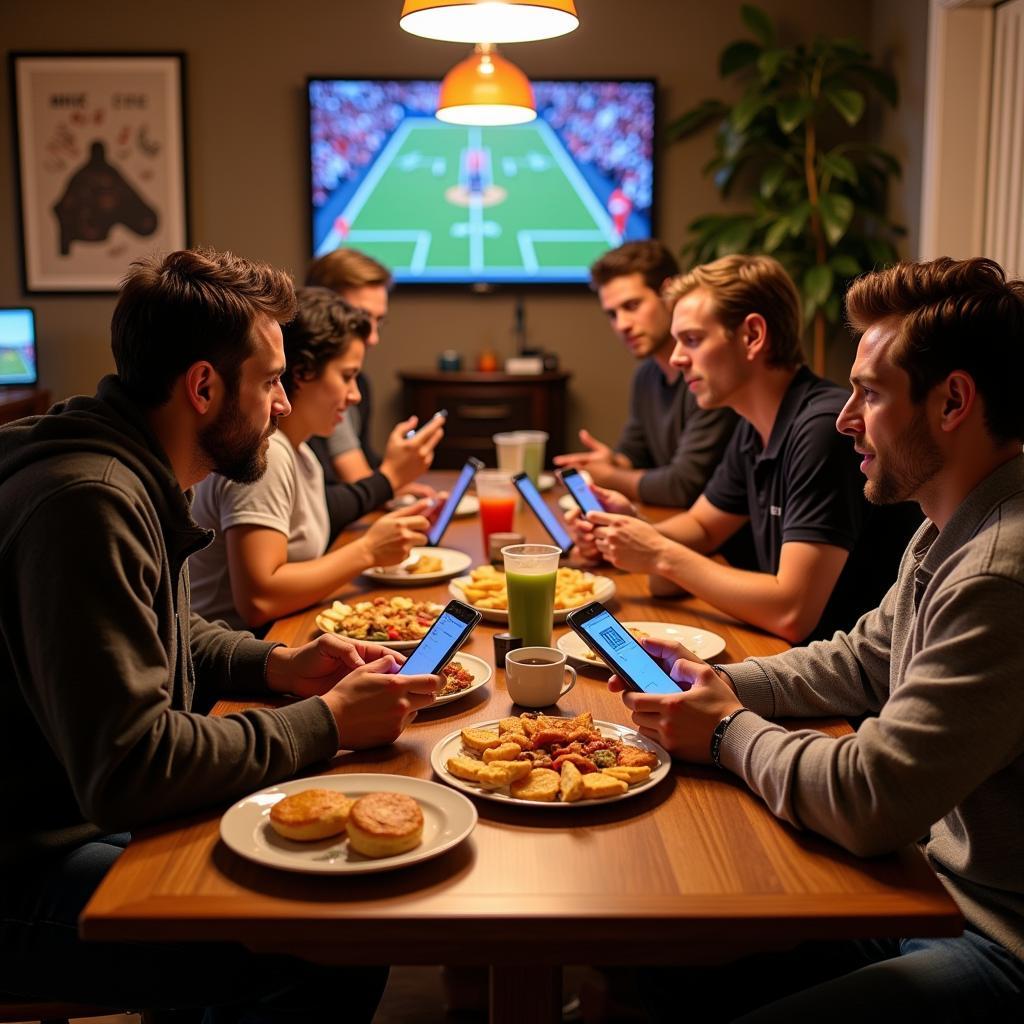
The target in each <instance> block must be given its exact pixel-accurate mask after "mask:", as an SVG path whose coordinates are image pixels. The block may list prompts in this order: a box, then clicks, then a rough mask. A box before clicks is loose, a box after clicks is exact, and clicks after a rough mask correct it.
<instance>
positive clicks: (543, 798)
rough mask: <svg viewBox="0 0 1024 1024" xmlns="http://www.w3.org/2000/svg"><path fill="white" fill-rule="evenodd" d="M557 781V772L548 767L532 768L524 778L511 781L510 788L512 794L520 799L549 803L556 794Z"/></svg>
mask: <svg viewBox="0 0 1024 1024" xmlns="http://www.w3.org/2000/svg"><path fill="white" fill-rule="evenodd" d="M559 781H560V780H559V776H558V772H553V771H552V770H551V769H550V768H534V769H532V770H531V772H530V774H529V775H527V776H526V777H525V778H522V779H517V780H516V781H515V782H513V783H512V785H511V787H510V789H511V792H512V795H513V796H514V797H517V798H518V799H520V800H536V801H538V802H540V803H551V802H552V801H553V800H554V799H555V797H556V796H558V784H559Z"/></svg>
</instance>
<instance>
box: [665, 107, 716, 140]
mask: <svg viewBox="0 0 1024 1024" xmlns="http://www.w3.org/2000/svg"><path fill="white" fill-rule="evenodd" d="M728 112H729V107H727V106H726V105H725V104H724V103H723V102H722V101H721V100H701V102H700V103H698V104H697V106H695V107H694V108H693V109H692V110H688V111H687V112H686V113H685V114H682V115H680V116H679V117H677V118H676V119H675V120H674V121H673V122H672V123H671V124H670V125H669V126H668V128H667V129H666V131H665V134H666V137H667V138H668V139H669V140H670V141H672V140H675V139H685V138H686V137H687V136H689V135H693V134H694V132H697V131H699V130H700V129H701V128H703V127H704V125H706V124H707V123H708V122H709V121H714V120H716V119H717V118H720V117H725V115H726V114H727V113H728Z"/></svg>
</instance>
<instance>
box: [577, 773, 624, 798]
mask: <svg viewBox="0 0 1024 1024" xmlns="http://www.w3.org/2000/svg"><path fill="white" fill-rule="evenodd" d="M582 779H583V795H584V796H586V797H589V798H590V799H591V800H604V799H606V798H607V797H610V796H619V795H620V794H622V793H625V792H626V790H627V789H629V783H628V782H623V781H622V779H616V778H613V777H612V776H611V775H605V774H604V773H602V772H591V773H590V774H589V775H584V776H582Z"/></svg>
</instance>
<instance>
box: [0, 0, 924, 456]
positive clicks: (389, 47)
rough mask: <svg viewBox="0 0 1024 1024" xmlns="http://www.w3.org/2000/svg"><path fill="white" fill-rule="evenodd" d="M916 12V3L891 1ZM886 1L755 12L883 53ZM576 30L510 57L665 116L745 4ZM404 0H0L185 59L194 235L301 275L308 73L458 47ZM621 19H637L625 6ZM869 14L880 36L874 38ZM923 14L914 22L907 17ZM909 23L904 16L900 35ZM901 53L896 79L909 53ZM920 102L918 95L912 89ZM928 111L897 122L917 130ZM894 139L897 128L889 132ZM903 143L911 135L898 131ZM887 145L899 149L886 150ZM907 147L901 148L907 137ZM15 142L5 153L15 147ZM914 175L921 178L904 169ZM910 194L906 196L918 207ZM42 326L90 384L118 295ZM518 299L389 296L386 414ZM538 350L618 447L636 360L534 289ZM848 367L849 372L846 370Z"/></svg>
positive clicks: (378, 358) (72, 307)
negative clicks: (653, 92) (410, 12)
mask: <svg viewBox="0 0 1024 1024" xmlns="http://www.w3.org/2000/svg"><path fill="white" fill-rule="evenodd" d="M894 2H895V4H896V7H897V8H899V9H904V7H905V10H906V11H907V12H909V13H910V14H911V15H912V14H913V12H914V10H915V9H916V8H917V7H919V6H920V5H921V3H922V2H923V0H894ZM876 4H877V9H878V10H882V9H885V8H887V7H889V6H891V4H886V3H883V2H881V0H875V3H871V2H868V0H860V2H858V0H852V2H848V3H843V4H822V3H819V2H817V0H763V6H764V7H765V8H766V9H768V10H769V11H771V12H772V13H774V14H775V15H776V16H777V17H779V18H780V20H781V21H782V22H783V23H784V24H786V25H788V26H790V27H794V26H800V27H802V29H803V30H805V31H806V33H808V34H809V33H813V32H823V33H829V34H832V33H834V34H837V35H850V36H859V37H861V38H863V39H868V40H870V41H871V43H872V45H874V46H876V47H879V48H882V47H885V46H887V45H888V43H887V39H886V34H887V33H888V32H889V30H890V25H891V24H892V23H893V17H894V16H891V15H887V16H886V17H885V18H883V19H875V18H874V11H875V9H876ZM578 7H579V10H580V14H581V18H582V24H581V27H580V28H579V30H578V31H577V32H575V33H573V34H572V35H570V36H568V37H566V38H564V39H560V40H551V41H547V42H539V43H531V44H521V45H518V46H515V47H509V49H508V54H509V56H511V57H512V59H514V60H515V61H517V62H518V63H519V64H520V65H521V66H522V67H523V69H524V70H525V71H526V72H527V73H528V74H531V75H534V76H537V77H544V76H562V77H566V76H574V75H579V76H590V77H601V76H610V77H612V76H637V77H639V76H654V77H656V78H657V79H658V80H659V82H660V85H661V95H660V101H661V111H662V115H663V119H668V118H670V117H671V116H673V115H675V114H678V113H680V112H682V110H684V109H686V108H687V107H688V106H689V105H690V104H691V103H693V102H694V101H696V100H698V99H700V98H702V97H704V96H708V95H717V94H721V91H722V90H721V88H720V83H719V81H718V78H717V74H716V70H715V66H716V60H717V54H718V52H719V50H720V49H721V47H722V46H723V45H724V44H725V43H726V42H728V41H730V40H731V39H733V38H735V37H737V36H738V35H740V34H741V33H742V24H741V22H740V18H739V13H738V12H739V3H738V2H736V3H721V2H714V0H687V2H683V0H628V2H627V0H580V2H579V4H578ZM398 10H399V3H398V0H291V2H290V3H288V4H282V3H279V2H277V0H274V2H270V0H245V2H243V0H177V2H175V3H166V4H156V3H152V4H151V3H140V2H139V0H107V2H88V0H3V2H2V3H0V42H2V44H3V46H4V48H5V50H42V49H52V50H68V51H73V50H79V51H81V50H126V51H131V50H183V51H185V52H186V54H187V57H188V96H187V118H188V145H189V169H188V171H189V187H190V203H191V227H192V238H193V240H194V241H195V242H197V243H203V244H208V245H213V246H217V247H222V248H231V249H233V250H235V251H237V252H239V253H242V254H244V255H247V256H253V257H260V258H263V259H266V260H269V261H271V262H272V263H275V264H278V265H280V266H284V267H287V268H290V269H292V270H293V271H301V270H302V268H303V266H304V264H305V261H306V247H307V244H308V242H307V230H306V224H305V211H306V184H305V169H304V164H305V153H304V134H305V129H304V124H303V117H304V106H303V103H304V101H303V85H304V80H305V78H306V76H307V75H309V74H338V75H366V76H371V75H400V76H409V75H423V76H430V77H436V76H440V75H441V74H443V73H444V71H445V70H446V69H447V68H448V67H449V66H450V65H451V64H452V63H453V62H454V61H455V60H456V59H458V58H459V57H461V56H462V55H463V53H464V52H465V48H464V47H460V46H458V45H453V44H447V43H437V42H430V41H426V40H421V39H417V38H415V37H412V36H409V35H407V34H406V33H404V32H402V31H401V30H400V29H399V28H398V25H397V13H398ZM627 12H628V14H627ZM876 21H877V24H878V25H879V26H881V29H880V31H877V32H875V33H874V34H872V26H873V24H874V23H875V22H876ZM912 22H913V18H911V19H910V22H909V23H911V24H912ZM906 24H908V22H905V21H904V22H900V20H899V18H898V17H896V18H895V29H894V31H895V30H896V29H900V30H902V29H901V28H900V26H901V25H904V26H905V25H906ZM903 52H905V48H904V50H902V51H901V50H900V49H899V47H897V48H896V49H895V50H893V51H892V54H891V56H892V59H893V61H894V69H895V70H896V71H897V72H899V71H900V61H901V60H902V59H903V58H902V56H901V53H903ZM2 81H3V85H2V86H0V91H2V95H0V139H4V140H7V139H9V138H10V124H9V119H10V100H9V97H8V95H7V90H8V81H7V77H6V75H5V76H4V77H3V79H2ZM905 94H906V95H907V96H908V98H913V100H914V102H915V103H916V102H917V101H918V100H919V92H918V93H915V91H914V89H911V90H905ZM918 118H919V113H918V111H917V110H916V108H915V109H914V110H908V111H907V113H906V115H905V118H903V120H901V122H900V123H899V124H896V125H895V126H894V127H893V132H894V133H895V136H896V137H899V136H900V133H902V132H904V130H905V129H904V125H903V121H906V122H907V124H909V125H910V128H911V129H914V130H916V129H915V125H916V124H917V120H918ZM886 130H888V126H887V128H886ZM904 137H905V138H906V140H907V141H906V145H907V146H908V147H910V148H913V147H914V146H917V145H918V137H919V132H918V133H917V134H916V135H915V134H914V131H913V130H911V131H909V132H908V133H907V134H906V135H905V136H904ZM890 141H891V140H890ZM897 141H898V138H897ZM5 148H6V147H5ZM707 154H708V143H707V140H706V139H699V140H696V141H691V142H688V143H687V144H685V145H676V146H673V147H671V148H669V149H668V150H667V151H666V152H665V154H664V155H663V157H662V158H661V160H660V164H659V168H658V170H659V172H660V181H659V190H660V211H659V217H660V234H661V237H662V238H663V239H664V240H665V241H666V242H667V243H668V244H669V245H671V246H673V247H678V246H679V245H680V244H681V243H682V241H683V239H684V236H685V226H686V224H687V222H688V221H689V220H690V219H692V218H693V217H694V216H696V215H697V214H699V213H701V212H704V211H706V210H707V209H710V208H713V206H714V204H715V203H716V201H717V200H716V195H715V192H714V190H713V187H712V186H711V185H710V184H709V182H708V181H707V180H705V179H704V178H702V177H701V175H700V171H699V168H700V166H701V164H702V163H703V162H704V161H705V159H706V158H707ZM908 170H910V171H911V172H913V171H914V168H913V165H912V163H911V162H910V161H908ZM12 175H13V160H12V159H11V158H10V155H9V154H8V153H6V152H5V153H4V156H3V158H0V223H3V224H4V226H5V230H3V231H2V232H0V304H10V303H15V302H19V301H25V299H24V297H23V295H22V293H21V288H20V279H19V274H18V257H17V251H16V249H17V242H16V237H17V236H16V232H15V229H14V223H15V216H16V211H15V199H14V185H13V180H12ZM916 188H917V184H916V179H915V178H911V180H910V181H909V182H908V184H907V186H906V191H907V194H908V196H910V197H911V198H910V199H908V201H907V205H908V208H912V207H913V208H916V207H914V203H913V201H912V195H913V193H915V191H916ZM30 301H31V303H32V304H33V305H34V306H36V308H37V311H38V315H39V323H40V328H41V332H42V339H43V346H42V351H41V364H42V372H43V377H44V384H45V385H46V386H48V387H50V388H51V389H52V390H53V391H54V393H55V395H57V396H61V395H64V394H67V393H72V392H76V391H90V390H91V389H92V387H93V385H94V383H95V381H96V379H97V378H98V377H99V376H100V375H101V374H103V373H105V372H107V371H108V370H110V369H111V361H110V355H109V347H108V333H107V328H108V323H109V317H110V311H111V308H112V298H111V297H74V296H68V297H59V298H53V297H32V298H31V300H30ZM513 304H514V295H512V294H509V293H498V294H493V295H484V296H475V295H471V294H469V293H468V292H462V291H459V292H455V291H438V292H437V293H435V294H424V293H419V292H417V293H413V292H406V293H403V292H402V291H401V290H399V291H398V292H396V294H395V296H394V299H393V303H392V315H391V318H390V323H389V326H388V330H387V337H386V342H385V345H384V347H383V348H382V349H380V350H378V351H376V352H375V353H373V357H372V359H371V362H370V365H369V367H368V369H369V372H370V374H371V376H372V377H373V382H374V384H375V386H376V393H377V395H378V396H379V397H378V403H379V408H380V410H381V412H380V415H379V416H378V417H377V425H378V427H384V426H385V415H386V414H390V415H389V416H388V417H387V418H391V416H397V414H398V412H399V411H400V410H398V408H397V406H393V407H391V408H389V407H388V406H389V402H392V401H393V400H394V399H395V397H396V390H395V382H394V369H395V367H396V366H409V367H412V366H424V365H430V364H432V363H433V361H434V358H435V354H436V353H437V351H438V350H440V349H442V348H448V347H451V348H456V349H459V350H460V351H461V352H462V353H463V354H464V356H465V357H466V358H467V359H469V360H471V359H472V357H473V355H474V354H475V353H476V352H477V351H478V350H480V349H481V348H483V347H485V346H486V347H493V348H495V349H496V350H497V351H498V352H499V353H503V354H507V353H509V352H510V351H511V349H512V340H511V327H512V317H513ZM526 311H527V324H528V328H529V333H530V341H531V342H532V343H534V344H536V345H539V346H543V347H545V348H550V349H555V350H557V351H558V352H559V353H560V355H561V358H562V362H563V365H564V366H565V367H566V368H568V369H571V370H572V371H573V373H574V374H575V377H574V380H573V382H572V400H571V405H570V409H569V418H570V427H571V428H573V429H575V428H577V427H579V426H581V425H583V424H586V425H587V426H589V427H590V428H591V429H592V430H593V431H594V432H595V433H597V434H598V435H599V436H603V437H607V438H609V439H613V438H614V436H615V434H616V432H617V431H618V429H619V426H620V425H621V422H622V417H623V406H624V401H625V388H626V385H625V382H626V380H627V378H628V376H629V373H630V370H631V362H630V359H629V357H628V356H627V355H626V354H625V353H624V352H623V351H621V349H620V347H619V345H618V344H617V342H615V341H614V340H613V338H612V336H611V335H610V333H609V331H608V328H607V326H606V324H605V323H604V319H603V317H602V315H601V313H600V311H599V310H598V308H597V306H596V303H595V301H594V299H593V297H592V296H591V295H590V294H589V293H587V292H584V291H580V292H578V293H565V292H562V293H558V294H554V293H539V292H537V293H534V292H531V293H529V294H528V296H527V303H526ZM839 372H840V374H842V375H845V374H844V373H843V370H842V368H840V371H839Z"/></svg>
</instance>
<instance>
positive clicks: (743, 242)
mask: <svg viewBox="0 0 1024 1024" xmlns="http://www.w3.org/2000/svg"><path fill="white" fill-rule="evenodd" d="M753 234H754V225H753V223H752V222H751V221H750V219H749V218H747V217H737V218H736V219H735V220H734V221H733V223H732V224H730V225H729V227H727V228H726V229H725V230H724V231H722V232H721V233H720V234H719V235H718V238H717V239H716V243H715V253H716V255H718V256H731V255H732V254H733V253H734V252H744V251H746V249H747V248H748V247H749V245H750V239H751V238H752V237H753Z"/></svg>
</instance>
